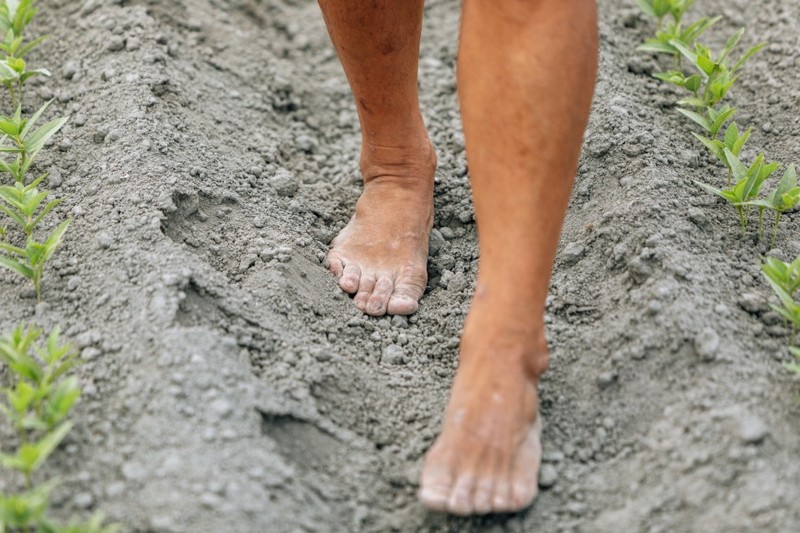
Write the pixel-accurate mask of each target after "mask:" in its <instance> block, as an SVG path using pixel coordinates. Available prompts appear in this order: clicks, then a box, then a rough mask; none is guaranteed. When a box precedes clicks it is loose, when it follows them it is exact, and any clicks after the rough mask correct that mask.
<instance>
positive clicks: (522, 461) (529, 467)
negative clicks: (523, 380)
mask: <svg viewBox="0 0 800 533" xmlns="http://www.w3.org/2000/svg"><path fill="white" fill-rule="evenodd" d="M541 434H542V419H541V417H539V416H538V415H537V418H536V422H535V423H534V425H533V427H532V428H531V430H530V432H529V433H528V436H527V438H526V439H525V442H524V443H523V444H522V446H521V447H520V451H519V453H518V455H517V459H516V462H515V464H514V472H513V474H512V476H513V481H512V486H511V490H512V500H513V502H512V504H513V507H514V510H516V511H519V510H522V509H524V508H526V507H528V506H529V505H530V504H531V503H533V500H534V499H535V498H536V496H537V495H538V494H539V468H540V466H541V462H542V445H541Z"/></svg>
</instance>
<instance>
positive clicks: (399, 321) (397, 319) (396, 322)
mask: <svg viewBox="0 0 800 533" xmlns="http://www.w3.org/2000/svg"><path fill="white" fill-rule="evenodd" d="M392 325H393V326H394V327H396V328H407V327H408V318H407V317H404V316H403V315H394V316H393V317H392Z"/></svg>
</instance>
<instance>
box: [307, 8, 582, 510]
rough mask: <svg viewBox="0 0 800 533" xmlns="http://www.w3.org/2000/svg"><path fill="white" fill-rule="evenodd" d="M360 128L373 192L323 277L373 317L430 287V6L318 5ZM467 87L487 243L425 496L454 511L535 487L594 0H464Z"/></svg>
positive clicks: (476, 189) (334, 247)
mask: <svg viewBox="0 0 800 533" xmlns="http://www.w3.org/2000/svg"><path fill="white" fill-rule="evenodd" d="M319 4H320V6H321V8H322V12H323V14H324V17H325V22H326V24H327V26H328V31H329V33H330V36H331V40H332V41H333V44H334V46H335V47H336V51H337V53H338V55H339V58H340V60H341V62H342V65H343V67H344V71H345V73H346V75H347V79H348V81H349V82H350V86H351V89H352V91H353V95H354V97H355V101H356V106H357V108H358V116H359V120H360V122H361V131H362V149H361V170H362V174H363V177H364V190H363V193H362V195H361V198H360V199H359V200H358V203H357V204H356V208H355V214H354V216H353V218H352V220H351V221H350V223H349V224H348V225H347V226H346V227H345V228H344V229H343V230H342V232H341V233H340V234H339V235H338V236H337V237H336V238H335V239H334V240H333V242H332V244H331V250H330V252H329V255H328V264H329V267H330V270H331V271H332V272H333V273H334V274H335V275H336V276H337V277H338V279H339V285H340V286H341V288H342V289H343V290H344V291H346V292H348V293H350V294H354V295H355V296H354V303H355V305H356V306H357V307H358V308H359V309H361V310H362V311H364V312H365V313H367V314H369V315H373V316H381V315H384V314H411V313H413V312H415V311H416V310H417V307H418V302H419V299H420V298H421V297H422V294H423V292H424V289H425V286H426V283H427V271H426V265H427V257H428V235H429V233H430V230H431V227H432V220H433V175H434V171H435V168H436V156H435V153H434V150H433V146H432V145H431V142H430V138H429V136H428V134H427V131H426V129H425V125H424V123H423V120H422V116H421V113H420V109H419V99H418V95H417V63H418V57H419V41H420V29H421V26H422V13H423V2H422V1H421V0H319ZM460 39H461V40H460V46H459V57H458V88H459V98H460V102H461V114H462V120H463V124H464V133H465V138H466V149H467V161H468V163H469V174H470V180H471V183H472V191H473V199H474V205H475V215H476V221H477V228H478V239H479V247H480V266H479V271H478V279H477V285H476V290H475V296H474V298H473V301H472V306H471V309H470V312H469V315H468V317H467V319H466V323H465V325H464V332H463V335H462V338H461V347H460V358H459V368H458V371H457V373H456V377H455V381H454V383H453V388H452V393H451V397H450V402H449V404H448V406H447V410H446V412H445V416H444V423H443V428H442V431H441V434H440V436H439V438H438V439H437V440H436V442H435V443H434V445H433V446H432V447H431V449H430V451H429V452H428V454H427V456H426V458H425V465H424V468H423V470H422V477H421V483H420V491H419V498H420V500H421V501H422V502H423V503H424V504H425V505H427V506H428V507H430V508H432V509H436V510H441V511H446V512H450V513H453V514H459V515H470V514H486V513H498V512H513V511H519V510H521V509H524V508H526V507H527V506H529V505H530V504H531V502H532V501H533V500H534V499H535V497H536V495H537V493H538V484H537V479H538V473H539V466H540V462H541V441H540V439H541V427H542V422H541V419H540V417H539V415H538V397H537V386H538V383H539V378H540V376H541V375H542V373H543V372H545V370H546V369H547V365H548V352H547V342H546V340H545V329H544V302H545V298H546V296H547V290H548V285H549V282H550V272H551V269H552V266H553V261H554V258H555V253H556V247H557V245H558V239H559V235H560V232H561V226H562V224H563V220H564V214H565V212H566V208H567V203H568V201H569V195H570V191H571V188H572V183H573V179H574V175H575V172H576V167H577V162H578V156H579V153H580V147H581V142H582V138H583V133H584V130H585V127H586V122H587V119H588V115H589V109H590V106H591V100H592V92H593V88H594V80H595V76H596V68H597V6H596V3H595V0H464V1H463V4H462V21H461V37H460Z"/></svg>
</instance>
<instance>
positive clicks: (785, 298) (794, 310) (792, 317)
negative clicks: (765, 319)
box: [764, 273, 800, 341]
mask: <svg viewBox="0 0 800 533" xmlns="http://www.w3.org/2000/svg"><path fill="white" fill-rule="evenodd" d="M764 277H766V278H767V282H768V283H769V284H770V287H772V291H773V292H774V293H775V295H776V296H777V297H778V299H779V300H780V301H781V305H775V304H770V307H772V309H773V311H775V312H776V313H778V314H779V315H781V316H782V317H783V318H784V319H786V321H787V322H788V323H789V324H790V325H791V326H792V337H791V338H792V341H794V338H795V336H796V335H797V331H798V328H800V305H797V303H796V302H795V301H794V299H793V298H792V297H791V296H790V295H789V293H788V292H786V291H785V290H784V289H783V287H782V286H781V283H779V282H776V281H775V280H773V279H772V278H771V277H770V276H768V275H766V273H765V276H764Z"/></svg>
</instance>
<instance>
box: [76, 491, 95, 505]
mask: <svg viewBox="0 0 800 533" xmlns="http://www.w3.org/2000/svg"><path fill="white" fill-rule="evenodd" d="M72 503H73V504H75V507H77V508H78V509H88V508H89V507H91V506H92V504H93V503H94V496H92V494H91V493H90V492H79V493H78V494H76V495H75V497H74V498H72Z"/></svg>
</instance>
